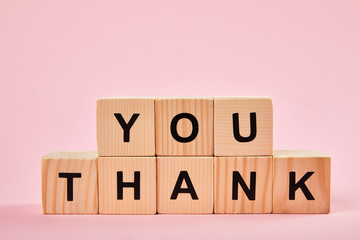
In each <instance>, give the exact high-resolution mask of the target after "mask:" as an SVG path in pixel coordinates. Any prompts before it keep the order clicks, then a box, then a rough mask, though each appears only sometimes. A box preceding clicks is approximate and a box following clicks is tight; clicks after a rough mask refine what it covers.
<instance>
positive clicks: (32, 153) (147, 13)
mask: <svg viewBox="0 0 360 240" xmlns="http://www.w3.org/2000/svg"><path fill="white" fill-rule="evenodd" d="M359 43H360V2H359V1H357V0H354V1H341V0H338V1H314V0H311V1H310V0H306V1H285V0H284V1H279V0H276V1H226V0H222V1H194V0H193V1H186V0H184V1H169V0H160V1H156V0H155V1H73V0H71V1H65V0H63V1H40V0H35V1H17V0H15V1H10V0H9V1H4V0H0V80H1V87H0V105H1V120H0V121H1V129H0V130H1V131H0V143H1V153H2V157H1V173H0V192H1V193H0V196H1V197H0V238H1V239H7V238H16V237H19V238H22V239H24V238H27V239H29V238H33V239H41V238H42V237H49V236H51V238H55V239H56V238H58V239H60V238H63V237H64V236H65V237H66V238H68V237H71V236H73V237H82V238H84V237H87V238H89V239H100V238H101V239H112V238H124V239H125V238H138V237H146V238H154V239H155V238H163V239H167V238H169V236H171V237H172V238H175V239H176V238H182V239H185V238H186V239H188V238H196V237H198V238H207V239H216V238H225V237H226V238H230V239H232V238H234V239H235V238H244V237H245V238H257V237H264V236H265V237H266V238H272V239H281V238H284V237H286V238H289V237H293V238H295V239H296V238H299V239H303V238H305V237H306V238H307V239H315V238H334V239H336V238H340V237H341V238H344V239H345V238H359V236H358V235H359V233H360V231H359V229H360V224H359V221H360V205H359V200H360V193H359V187H358V185H359V181H360V178H359V168H360V163H359V162H360V161H359V159H358V156H359V154H358V152H357V150H358V148H359V143H360V141H359V140H360V137H359V136H360V127H359V126H360V125H359V123H360V110H359V109H360V104H359V97H358V91H359V88H360V83H359V81H360V66H359V64H360V44H359ZM223 95H225V96H228V95H235V96H244V95H245V96H248V95H265V96H271V97H272V98H273V103H274V146H275V148H276V149H280V148H281V149H284V148H290V149H294V148H296V149H319V150H323V151H324V152H326V153H328V154H329V155H330V156H331V157H332V213H331V214H329V215H261V216H259V215H216V216H215V215H211V216H206V215H201V216H186V215H182V216H176V215H163V216H159V215H158V216H44V215H42V213H41V206H40V202H41V192H40V186H41V184H40V159H41V157H42V156H43V155H45V154H46V153H48V152H50V151H53V150H95V149H96V128H95V120H96V119H95V103H96V99H97V98H99V97H104V96H159V97H163V96H223ZM70 234H71V235H70Z"/></svg>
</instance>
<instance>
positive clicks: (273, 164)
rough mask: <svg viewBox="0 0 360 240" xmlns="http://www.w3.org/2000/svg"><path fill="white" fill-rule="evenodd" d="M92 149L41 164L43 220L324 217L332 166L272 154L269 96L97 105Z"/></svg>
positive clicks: (309, 155)
mask: <svg viewBox="0 0 360 240" xmlns="http://www.w3.org/2000/svg"><path fill="white" fill-rule="evenodd" d="M97 143H98V152H53V153H50V154H49V155H47V156H45V157H44V158H43V159H42V202H43V211H44V213H53V214H97V213H100V214H156V213H173V214H176V213H178V214H194V213H201V214H212V213H215V214H218V213H329V211H330V158H329V157H328V156H327V155H325V154H323V153H321V152H319V151H301V150H299V151H297V150H282V151H274V152H273V105H272V100H271V98H268V97H233V98H230V97H228V98H191V99H190V98H171V99H154V98H103V99H99V100H98V101H97Z"/></svg>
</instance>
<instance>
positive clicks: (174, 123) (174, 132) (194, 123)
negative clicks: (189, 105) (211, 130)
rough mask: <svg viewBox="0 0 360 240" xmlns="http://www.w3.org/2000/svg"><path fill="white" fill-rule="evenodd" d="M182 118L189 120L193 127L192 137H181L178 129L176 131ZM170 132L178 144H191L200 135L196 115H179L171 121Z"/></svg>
mask: <svg viewBox="0 0 360 240" xmlns="http://www.w3.org/2000/svg"><path fill="white" fill-rule="evenodd" d="M182 118H186V119H189V120H190V122H191V124H192V127H193V129H192V132H191V134H190V136H188V137H181V136H180V135H179V134H178V132H177V129H176V127H177V124H178V122H179V120H180V119H182ZM170 132H171V135H172V136H173V138H174V139H175V140H176V141H178V142H182V143H187V142H191V141H192V140H194V139H195V138H196V136H197V135H198V133H199V123H198V121H197V119H196V118H195V116H194V115H192V114H190V113H179V114H178V115H176V116H175V117H174V118H173V119H172V120H171V124H170Z"/></svg>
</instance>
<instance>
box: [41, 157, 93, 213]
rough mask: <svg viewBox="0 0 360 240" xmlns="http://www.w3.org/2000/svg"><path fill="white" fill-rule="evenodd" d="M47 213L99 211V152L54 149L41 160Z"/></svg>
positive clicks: (43, 195)
mask: <svg viewBox="0 0 360 240" xmlns="http://www.w3.org/2000/svg"><path fill="white" fill-rule="evenodd" d="M41 181H42V205H43V212H44V213H56V214H97V213H98V209H99V204H98V184H97V153H96V152H52V153H50V154H48V155H47V156H45V157H43V158H42V160H41Z"/></svg>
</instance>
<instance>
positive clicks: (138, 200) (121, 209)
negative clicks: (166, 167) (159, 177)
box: [99, 157, 156, 214]
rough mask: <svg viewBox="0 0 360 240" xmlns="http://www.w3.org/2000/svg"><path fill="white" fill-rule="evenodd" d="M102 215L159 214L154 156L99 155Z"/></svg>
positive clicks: (100, 207) (100, 206)
mask: <svg viewBox="0 0 360 240" xmlns="http://www.w3.org/2000/svg"><path fill="white" fill-rule="evenodd" d="M99 199H100V200H99V211H100V214H155V213H156V158H155V157H99Z"/></svg>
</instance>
